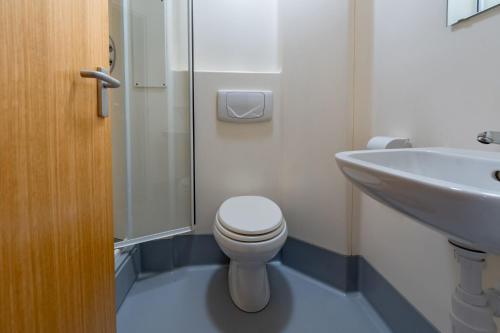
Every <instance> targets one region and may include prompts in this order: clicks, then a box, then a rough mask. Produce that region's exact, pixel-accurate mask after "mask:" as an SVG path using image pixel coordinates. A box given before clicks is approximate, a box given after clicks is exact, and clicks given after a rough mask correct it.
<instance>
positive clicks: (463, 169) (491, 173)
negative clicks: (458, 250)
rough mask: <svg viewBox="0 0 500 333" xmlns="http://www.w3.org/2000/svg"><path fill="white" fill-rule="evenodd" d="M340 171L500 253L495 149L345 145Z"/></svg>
mask: <svg viewBox="0 0 500 333" xmlns="http://www.w3.org/2000/svg"><path fill="white" fill-rule="evenodd" d="M336 159H337V163H338V165H339V166H340V168H341V170H342V172H343V173H344V174H345V175H346V176H347V177H348V178H349V179H350V180H351V181H352V182H353V183H354V184H356V185H357V186H358V187H359V188H360V189H361V190H362V191H363V192H365V193H366V194H368V195H369V196H371V197H372V198H374V199H376V200H378V201H380V202H382V203H383V204H385V205H387V206H389V207H392V208H394V209H396V210H398V211H400V212H402V213H404V214H406V215H409V216H411V217H413V218H415V219H417V220H418V221H420V222H422V223H423V224H425V225H427V226H429V227H432V228H434V229H437V230H439V231H441V232H443V233H445V234H446V235H447V236H448V237H449V238H450V239H451V240H453V241H455V242H459V243H460V244H463V245H465V246H467V247H471V248H474V249H478V250H482V251H486V252H491V253H495V254H500V221H499V216H500V181H499V179H500V154H499V153H492V152H479V151H472V150H460V149H450V148H418V149H392V150H371V151H350V152H342V153H338V154H337V155H336Z"/></svg>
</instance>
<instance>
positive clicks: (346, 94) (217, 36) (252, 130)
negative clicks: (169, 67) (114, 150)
mask: <svg viewBox="0 0 500 333" xmlns="http://www.w3.org/2000/svg"><path fill="white" fill-rule="evenodd" d="M352 15H353V8H352V6H351V2H350V1H349V0H334V1H332V0H308V1H302V0H281V1H278V0H251V1H237V2H235V1H233V0H214V1H205V0H195V1H194V24H195V27H194V44H195V59H194V60H195V70H196V74H195V126H196V132H195V133H196V138H195V140H196V141H195V143H196V144H195V148H196V205H197V224H198V225H197V232H198V233H210V232H211V228H212V224H213V219H214V217H215V213H216V211H217V209H218V207H219V205H220V204H221V202H222V201H223V200H224V199H225V198H227V197H229V196H233V195H241V194H250V193H252V194H261V195H267V196H269V197H271V198H272V199H274V200H276V201H277V202H278V204H280V206H281V207H282V209H283V211H284V215H285V217H286V219H287V222H288V224H289V227H290V235H291V236H293V237H297V238H300V239H303V240H306V241H308V242H310V243H313V244H316V245H319V246H322V247H325V248H328V249H331V250H335V251H338V252H341V253H348V251H349V249H348V237H349V233H348V224H347V218H348V213H349V211H350V210H349V209H348V207H347V205H348V202H349V198H350V196H347V195H346V194H347V193H348V192H349V186H348V185H347V182H346V180H345V179H344V177H343V176H341V174H340V173H339V171H338V169H337V167H336V166H335V161H334V154H335V152H337V151H340V150H347V149H349V147H350V146H351V140H352V119H351V118H352V116H351V104H350V103H351V100H352V89H351V87H352V35H351V32H352V27H353V22H352ZM326 36H327V37H328V38H326ZM245 88H247V89H271V90H273V91H274V93H275V96H274V97H275V115H274V118H273V120H272V122H271V123H263V124H254V125H239V124H225V123H221V122H218V121H217V118H216V92H217V90H218V89H245Z"/></svg>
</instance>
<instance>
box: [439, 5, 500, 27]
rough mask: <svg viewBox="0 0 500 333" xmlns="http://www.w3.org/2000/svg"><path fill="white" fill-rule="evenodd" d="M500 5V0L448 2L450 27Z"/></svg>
mask: <svg viewBox="0 0 500 333" xmlns="http://www.w3.org/2000/svg"><path fill="white" fill-rule="evenodd" d="M498 5H500V0H448V25H449V26H450V25H454V24H456V23H458V22H460V21H462V20H465V19H467V18H469V17H472V16H475V15H477V14H479V13H481V12H484V11H486V10H488V9H491V8H493V7H496V6H498Z"/></svg>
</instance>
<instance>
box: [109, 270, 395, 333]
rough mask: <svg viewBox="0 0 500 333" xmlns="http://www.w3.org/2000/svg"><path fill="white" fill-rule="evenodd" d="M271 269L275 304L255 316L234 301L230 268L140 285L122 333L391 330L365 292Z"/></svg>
mask: <svg viewBox="0 0 500 333" xmlns="http://www.w3.org/2000/svg"><path fill="white" fill-rule="evenodd" d="M268 270H269V278H270V283H271V301H270V303H269V305H268V306H267V307H266V308H265V309H264V310H262V311H261V312H259V313H254V314H248V313H245V312H242V311H240V310H238V309H237V308H236V307H235V306H234V305H233V303H232V302H231V299H230V297H229V292H228V290H227V278H226V275H227V267H224V266H194V267H187V268H182V269H178V270H175V271H171V272H167V273H163V274H159V275H156V276H154V277H150V278H147V279H143V280H141V281H137V282H136V283H135V284H134V286H133V287H132V289H131V290H130V293H129V294H128V296H127V298H126V299H125V301H124V303H123V304H122V306H121V308H120V310H119V311H118V314H117V328H118V333H129V332H130V333H138V332H141V333H156V332H170V333H184V332H189V333H190V332H196V333H210V332H222V333H245V332H252V333H253V332H259V333H275V332H276V333H277V332H286V333H292V332H297V333H298V332H300V333H308V332H314V333H322V332H329V333H336V332H338V333H351V332H352V333H364V332H366V333H377V332H380V333H382V332H390V330H389V329H388V328H387V326H386V325H385V324H384V322H383V321H382V320H381V319H380V318H379V317H378V316H377V314H376V313H375V311H374V310H373V309H372V308H371V306H370V305H369V304H368V303H367V302H366V300H365V299H364V298H363V296H361V294H359V293H352V294H347V295H346V294H344V293H341V292H339V291H337V290H336V289H333V288H331V287H329V286H327V285H325V284H322V283H320V282H318V281H316V280H313V279H311V278H309V277H307V276H305V275H303V274H301V273H298V272H296V271H294V270H293V269H290V268H288V267H286V266H283V265H282V264H280V263H272V264H269V265H268Z"/></svg>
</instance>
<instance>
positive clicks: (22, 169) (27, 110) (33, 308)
mask: <svg viewBox="0 0 500 333" xmlns="http://www.w3.org/2000/svg"><path fill="white" fill-rule="evenodd" d="M107 4H108V1H106V0H36V1H34V0H1V1H0V331H1V332H4V333H6V332H15V333H22V332H29V333H32V332H50V333H54V332H64V333H70V332H71V333H74V332H85V333H96V332H114V331H115V308H114V268H113V226H112V193H111V141H110V121H109V119H103V118H99V117H98V115H97V84H96V81H95V80H93V79H83V78H81V77H80V76H79V70H80V69H82V68H94V69H95V68H96V67H97V66H106V63H107V61H108V16H107Z"/></svg>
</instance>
